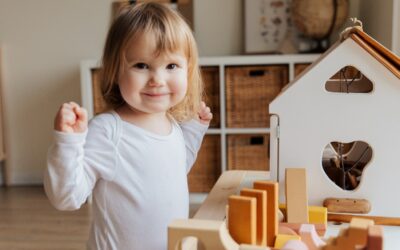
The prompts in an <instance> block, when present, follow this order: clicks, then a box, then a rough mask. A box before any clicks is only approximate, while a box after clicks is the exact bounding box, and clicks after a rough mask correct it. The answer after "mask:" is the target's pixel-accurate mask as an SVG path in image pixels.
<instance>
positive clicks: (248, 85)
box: [225, 65, 288, 128]
mask: <svg viewBox="0 0 400 250" xmlns="http://www.w3.org/2000/svg"><path fill="white" fill-rule="evenodd" d="M225 79H226V80H225V81H226V86H225V87H226V112H227V115H226V116H227V117H226V118H227V127H231V128H243V127H247V128H255V127H269V108H268V105H269V103H270V102H271V101H272V100H273V99H274V98H275V97H276V96H277V95H278V94H279V92H280V91H281V89H282V87H283V86H284V85H285V84H287V83H288V66H287V65H284V66H277V65H272V66H271V65H268V66H246V67H245V66H230V67H227V68H226V71H225Z"/></svg>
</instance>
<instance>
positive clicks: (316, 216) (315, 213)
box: [279, 203, 328, 224]
mask: <svg viewBox="0 0 400 250" xmlns="http://www.w3.org/2000/svg"><path fill="white" fill-rule="evenodd" d="M279 210H280V211H282V213H283V215H284V216H285V215H286V204H283V203H281V204H279ZM327 222H328V211H327V208H326V207H320V206H308V223H309V224H327Z"/></svg>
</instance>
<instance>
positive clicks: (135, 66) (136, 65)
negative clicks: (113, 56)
mask: <svg viewBox="0 0 400 250" xmlns="http://www.w3.org/2000/svg"><path fill="white" fill-rule="evenodd" d="M133 67H134V68H137V69H148V68H149V66H148V65H147V64H145V63H136V64H135V65H133Z"/></svg>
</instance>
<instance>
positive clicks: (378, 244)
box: [366, 225, 383, 250]
mask: <svg viewBox="0 0 400 250" xmlns="http://www.w3.org/2000/svg"><path fill="white" fill-rule="evenodd" d="M382 249H383V229H382V226H378V225H373V226H369V227H368V239H367V249H366V250H382Z"/></svg>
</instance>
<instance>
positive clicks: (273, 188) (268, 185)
mask: <svg viewBox="0 0 400 250" xmlns="http://www.w3.org/2000/svg"><path fill="white" fill-rule="evenodd" d="M253 187H254V189H260V190H265V191H266V192H267V220H268V223H267V235H266V239H267V246H269V247H272V246H274V243H275V237H276V235H278V183H277V182H273V181H255V182H254V184H253Z"/></svg>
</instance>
